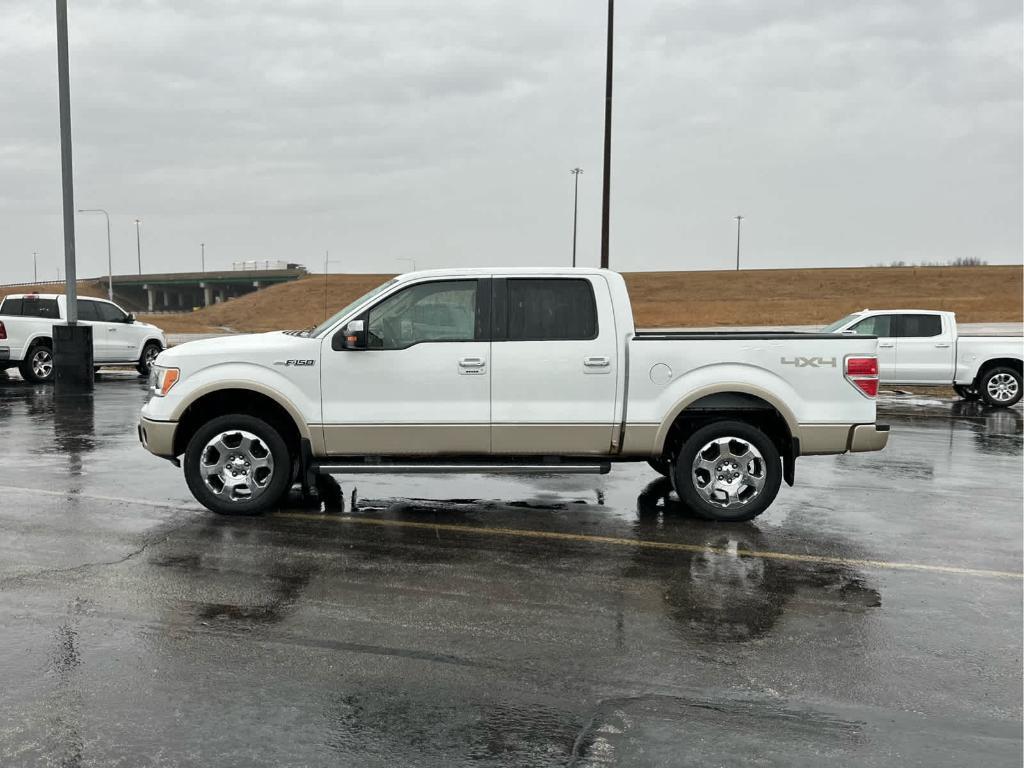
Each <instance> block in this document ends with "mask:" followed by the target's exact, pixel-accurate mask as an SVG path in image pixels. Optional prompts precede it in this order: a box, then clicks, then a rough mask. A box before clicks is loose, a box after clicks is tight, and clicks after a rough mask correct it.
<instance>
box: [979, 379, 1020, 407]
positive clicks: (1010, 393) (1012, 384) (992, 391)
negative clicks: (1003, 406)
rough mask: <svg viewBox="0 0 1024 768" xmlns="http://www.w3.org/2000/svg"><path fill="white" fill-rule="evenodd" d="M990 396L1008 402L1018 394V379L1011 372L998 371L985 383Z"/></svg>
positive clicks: (997, 400) (1000, 401)
mask: <svg viewBox="0 0 1024 768" xmlns="http://www.w3.org/2000/svg"><path fill="white" fill-rule="evenodd" d="M985 389H987V390H988V396H989V397H991V398H992V399H993V400H995V401H996V402H999V403H1008V402H1010V401H1011V400H1013V399H1014V398H1015V397H1016V396H1017V389H1018V384H1017V380H1016V379H1015V378H1014V377H1013V376H1012V375H1010V374H1009V373H997V374H996V375H995V376H993V377H992V378H991V379H989V380H988V383H987V384H986V385H985Z"/></svg>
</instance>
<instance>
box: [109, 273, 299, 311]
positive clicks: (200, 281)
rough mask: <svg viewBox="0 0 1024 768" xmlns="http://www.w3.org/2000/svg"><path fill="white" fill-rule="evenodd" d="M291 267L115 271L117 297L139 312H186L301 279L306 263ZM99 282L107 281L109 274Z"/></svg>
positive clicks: (120, 301) (125, 304)
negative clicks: (163, 271) (214, 270)
mask: <svg viewBox="0 0 1024 768" xmlns="http://www.w3.org/2000/svg"><path fill="white" fill-rule="evenodd" d="M289 267H291V268H289V269H256V270H244V271H243V270H225V271H223V272H171V273H166V274H154V275H114V277H113V283H114V301H116V302H118V303H119V304H122V305H124V306H125V307H127V308H128V309H132V310H135V311H139V312H187V311H189V310H191V309H193V308H195V307H208V306H209V305H211V304H215V303H218V302H222V301H227V300H228V299H232V298H234V297H236V296H243V295H245V294H247V293H252V292H253V291H258V290H259V289H260V288H265V287H266V286H268V285H276V284H277V283H286V282H288V281H290V280H298V279H299V278H300V277H303V276H305V275H306V269H305V267H301V266H298V265H289ZM97 282H98V283H103V284H104V285H105V284H106V282H107V281H106V278H100V279H99V280H98V281H97Z"/></svg>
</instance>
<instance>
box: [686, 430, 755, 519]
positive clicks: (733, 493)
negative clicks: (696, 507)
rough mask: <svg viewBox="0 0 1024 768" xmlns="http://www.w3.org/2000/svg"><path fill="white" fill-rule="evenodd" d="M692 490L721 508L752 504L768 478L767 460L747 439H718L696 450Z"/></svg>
mask: <svg viewBox="0 0 1024 768" xmlns="http://www.w3.org/2000/svg"><path fill="white" fill-rule="evenodd" d="M691 473H692V477H693V487H694V488H696V489H697V493H699V494H700V495H701V496H702V497H703V498H704V500H705V501H707V502H708V503H709V504H714V505H715V506H716V507H721V508H722V509H736V508H738V507H742V506H744V505H746V504H749V503H750V502H751V501H753V500H754V499H755V498H757V495H758V494H759V493H761V489H762V488H764V483H765V480H766V479H767V476H768V468H767V467H766V466H765V462H764V457H763V456H762V455H761V452H760V451H758V450H757V448H755V447H754V446H753V444H752V443H750V442H749V441H747V440H743V439H741V438H739V437H719V438H715V439H714V440H712V441H711V442H709V443H706V444H705V445H704V447H703V448H701V449H700V450H699V451H697V455H696V456H695V457H694V459H693V467H692V468H691Z"/></svg>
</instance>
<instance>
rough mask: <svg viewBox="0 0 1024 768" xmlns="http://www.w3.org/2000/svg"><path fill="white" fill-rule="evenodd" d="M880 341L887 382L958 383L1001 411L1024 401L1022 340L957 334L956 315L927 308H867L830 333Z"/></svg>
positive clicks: (969, 395)
mask: <svg viewBox="0 0 1024 768" xmlns="http://www.w3.org/2000/svg"><path fill="white" fill-rule="evenodd" d="M824 330H825V331H826V332H833V333H842V334H848V335H857V334H866V335H869V336H876V337H878V368H879V376H880V378H881V381H882V383H883V384H906V385H914V386H944V387H948V386H950V385H953V387H954V388H955V389H956V391H957V394H959V395H960V396H961V397H964V398H967V399H970V400H974V399H979V398H980V399H982V400H984V401H985V402H986V403H988V404H989V405H992V406H996V407H1009V406H1011V405H1014V404H1016V403H1017V401H1019V400H1020V397H1021V392H1022V391H1024V388H1022V386H1021V378H1022V376H1021V361H1022V359H1024V339H1022V338H1021V336H1019V335H1018V336H1012V335H1006V336H972V335H962V334H959V333H957V327H956V315H954V314H953V313H952V312H930V311H928V310H922V309H865V310H864V311H863V312H854V313H853V314H852V315H848V316H846V317H844V318H843V319H842V320H838V321H836V322H835V323H833V324H832V325H830V326H828V327H827V328H825V329H824Z"/></svg>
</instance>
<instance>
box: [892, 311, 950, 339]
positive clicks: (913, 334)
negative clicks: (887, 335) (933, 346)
mask: <svg viewBox="0 0 1024 768" xmlns="http://www.w3.org/2000/svg"><path fill="white" fill-rule="evenodd" d="M896 335H897V336H898V337H900V338H911V339H926V338H930V337H932V336H941V335H942V318H941V317H940V316H939V315H899V316H897V321H896Z"/></svg>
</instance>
